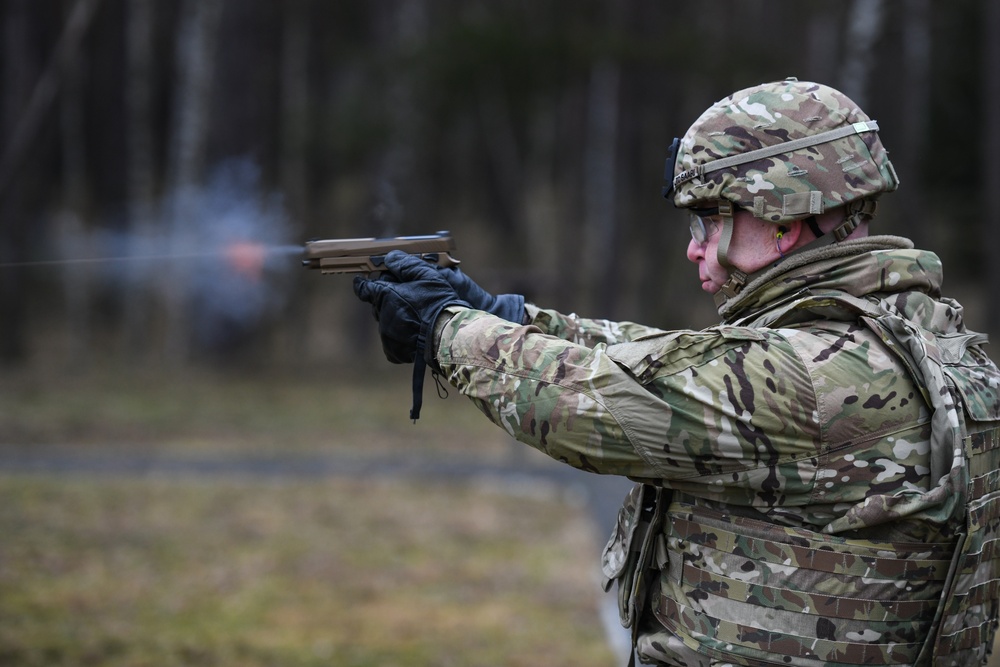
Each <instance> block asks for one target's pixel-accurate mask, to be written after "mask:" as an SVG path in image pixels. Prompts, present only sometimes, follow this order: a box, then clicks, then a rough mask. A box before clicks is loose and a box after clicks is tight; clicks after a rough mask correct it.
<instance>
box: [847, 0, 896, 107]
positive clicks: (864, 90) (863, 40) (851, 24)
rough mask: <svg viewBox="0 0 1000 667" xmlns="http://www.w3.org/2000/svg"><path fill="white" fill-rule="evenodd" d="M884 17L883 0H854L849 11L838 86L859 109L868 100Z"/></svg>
mask: <svg viewBox="0 0 1000 667" xmlns="http://www.w3.org/2000/svg"><path fill="white" fill-rule="evenodd" d="M884 16H885V11H884V7H883V0H854V2H852V3H851V8H850V10H849V12H848V17H847V30H846V35H845V43H844V60H843V62H842V65H841V70H840V89H841V90H842V91H843V92H844V94H846V95H847V96H848V97H850V98H851V99H852V100H854V102H856V103H857V104H858V105H859V106H861V108H862V109H863V108H865V103H866V102H867V101H868V83H869V80H870V79H871V73H872V65H873V64H874V55H873V50H874V48H875V43H876V42H877V41H878V38H879V37H880V36H881V34H882V25H883V23H884V20H883V19H884Z"/></svg>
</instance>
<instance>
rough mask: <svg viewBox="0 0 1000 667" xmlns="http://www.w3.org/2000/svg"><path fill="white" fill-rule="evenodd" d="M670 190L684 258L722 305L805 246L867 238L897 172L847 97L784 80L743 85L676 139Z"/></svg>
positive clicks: (870, 126) (814, 85) (669, 167)
mask: <svg viewBox="0 0 1000 667" xmlns="http://www.w3.org/2000/svg"><path fill="white" fill-rule="evenodd" d="M665 179H666V181H667V183H666V185H665V187H664V193H663V194H664V196H665V197H667V198H671V199H673V202H674V205H675V206H677V207H678V208H683V209H686V210H687V211H688V212H689V213H690V223H691V235H692V241H691V243H690V244H689V245H688V259H690V260H691V261H693V262H696V263H697V264H698V266H699V277H700V278H701V280H702V288H703V289H705V290H707V291H709V292H711V293H713V294H715V295H716V301H717V303H719V304H722V303H724V302H725V300H726V299H728V298H730V297H732V296H735V295H736V294H738V293H739V291H740V290H741V289H742V286H743V284H745V283H746V281H747V280H748V278H752V274H754V273H755V272H757V271H760V270H763V269H766V268H768V267H770V266H771V265H773V264H775V263H776V262H780V261H781V259H783V258H784V257H786V256H788V255H789V254H791V253H793V252H796V251H798V250H800V249H802V248H804V247H806V246H809V247H815V246H817V245H820V244H823V243H829V242H838V241H842V240H844V239H846V238H854V237H857V236H862V235H865V234H867V225H868V221H869V220H870V219H871V217H872V216H873V215H874V212H875V200H876V199H877V198H878V196H879V195H880V194H882V193H883V192H889V191H892V190H895V189H896V187H897V185H898V179H897V178H896V173H895V171H894V170H893V167H892V164H891V163H890V162H889V158H888V155H887V153H886V150H885V149H884V148H883V147H882V143H881V142H880V141H879V138H878V125H877V123H875V121H872V120H871V119H870V118H869V117H868V116H867V115H866V114H865V113H864V112H863V111H862V110H861V109H859V108H858V106H857V105H856V104H854V102H852V101H851V100H850V99H849V98H848V97H847V96H845V95H844V94H843V93H841V92H839V91H837V90H834V89H833V88H830V87H828V86H824V85H822V84H818V83H811V82H805V81H798V80H796V79H786V80H784V81H779V82H773V83H765V84H761V85H759V86H754V87H752V88H747V89H744V90H740V91H737V92H735V93H733V94H732V95H730V96H728V97H726V98H724V99H722V100H720V101H718V102H716V103H715V104H713V105H712V106H711V107H709V108H708V109H707V110H706V111H705V112H704V113H703V114H702V115H701V116H700V117H699V118H698V120H696V121H695V122H694V124H693V125H692V126H691V127H690V129H688V131H687V133H685V135H684V136H683V137H682V138H680V139H675V140H674V143H673V145H672V146H671V151H670V156H669V157H668V158H667V168H666V173H665Z"/></svg>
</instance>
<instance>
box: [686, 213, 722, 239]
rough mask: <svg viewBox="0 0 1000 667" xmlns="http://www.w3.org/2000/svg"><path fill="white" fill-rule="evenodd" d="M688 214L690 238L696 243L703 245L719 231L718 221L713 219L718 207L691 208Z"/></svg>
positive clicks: (716, 214)
mask: <svg viewBox="0 0 1000 667" xmlns="http://www.w3.org/2000/svg"><path fill="white" fill-rule="evenodd" d="M688 215H689V216H690V223H691V238H692V239H694V242H695V243H697V244H698V245H704V244H705V243H706V242H708V239H710V238H712V237H713V236H714V235H715V234H716V233H717V232H718V231H719V227H720V222H719V221H718V220H715V219H713V218H715V217H716V216H718V215H719V209H718V207H715V208H693V209H690V210H689V211H688Z"/></svg>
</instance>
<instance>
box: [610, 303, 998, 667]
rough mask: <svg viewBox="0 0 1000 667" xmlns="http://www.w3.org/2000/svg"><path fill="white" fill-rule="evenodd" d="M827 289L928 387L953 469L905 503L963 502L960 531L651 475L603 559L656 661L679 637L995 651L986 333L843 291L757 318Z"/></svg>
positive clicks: (747, 643)
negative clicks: (926, 319) (751, 504)
mask: <svg viewBox="0 0 1000 667" xmlns="http://www.w3.org/2000/svg"><path fill="white" fill-rule="evenodd" d="M816 305H822V306H823V307H824V308H831V307H832V308H837V309H840V310H842V311H847V312H849V313H850V314H851V315H852V319H855V318H856V319H857V320H858V321H859V322H862V323H863V324H865V325H866V326H867V327H868V328H870V329H871V330H872V331H874V332H875V333H876V334H877V335H878V336H879V338H881V339H882V341H883V342H884V343H885V346H886V347H887V348H888V350H889V351H891V352H892V353H893V354H894V355H895V357H896V358H897V359H899V360H900V362H901V363H902V366H903V367H904V368H905V369H906V370H907V371H908V373H909V374H910V375H911V376H912V377H913V378H914V380H915V383H916V385H917V386H918V387H919V388H922V391H923V394H924V399H925V401H926V403H927V405H928V406H929V408H930V410H931V424H932V435H931V461H930V465H931V468H932V472H933V478H934V479H935V480H937V485H936V486H934V487H933V488H931V489H930V490H928V491H927V492H926V493H925V494H922V497H920V498H918V499H916V500H914V499H912V498H910V499H907V500H903V501H901V503H900V504H901V506H900V507H896V508H894V510H896V511H899V512H901V513H905V512H908V511H909V512H912V511H915V509H916V508H914V507H906V506H903V505H904V504H906V503H909V504H913V503H916V504H917V505H919V504H920V503H925V504H926V505H927V506H935V507H940V506H943V507H946V508H949V512H950V513H949V516H950V517H951V519H950V524H951V525H952V526H953V529H954V530H953V533H954V534H955V536H956V537H955V539H954V540H950V541H946V542H941V543H934V544H928V543H925V542H919V543H913V542H909V543H907V542H900V541H893V540H878V539H864V540H862V539H851V538H848V537H843V536H838V535H828V534H824V533H820V532H817V531H813V530H809V529H806V528H790V527H783V526H778V525H775V524H772V523H768V522H765V521H760V520H755V519H749V518H747V517H745V516H740V515H736V514H733V513H730V512H727V511H720V510H717V509H712V508H708V507H705V506H703V505H702V504H699V503H698V502H697V499H696V498H693V497H689V496H686V495H685V494H682V493H673V494H671V492H670V491H669V490H664V489H659V488H655V487H652V486H649V485H644V484H639V485H637V486H636V487H635V488H634V489H633V491H632V493H631V494H630V495H629V497H628V498H627V499H626V502H625V505H624V506H623V508H622V510H621V512H620V515H619V522H618V526H617V528H616V531H615V532H614V533H613V534H612V537H611V540H610V541H609V543H608V546H607V548H606V550H605V556H604V559H603V561H602V567H603V571H604V574H605V577H606V586H610V583H611V582H612V581H618V583H619V605H620V611H621V621H622V624H623V625H625V626H626V627H631V628H632V636H633V643H634V644H635V645H636V646H637V647H638V648H639V655H640V659H642V660H643V661H647V662H648V661H660V662H661V663H664V662H665V661H666V660H670V659H671V655H676V653H677V652H678V649H679V650H681V651H685V652H687V655H688V656H695V655H696V656H697V660H700V662H695V663H693V664H699V665H716V664H740V665H752V666H761V667H762V666H764V665H807V666H811V667H818V666H819V665H862V664H863V665H918V666H920V667H928V666H933V667H946V666H956V667H957V666H963V667H965V666H968V665H975V664H981V663H983V662H984V661H985V660H986V657H987V656H988V654H989V650H990V648H991V646H992V643H993V637H994V632H995V629H996V625H997V614H998V598H1000V371H998V370H997V367H996V366H995V365H994V364H993V363H992V362H991V361H990V360H989V359H988V358H987V357H986V355H985V354H984V353H983V352H982V350H981V349H979V345H980V344H981V343H984V342H985V336H982V335H980V334H975V333H961V334H950V335H935V334H934V333H933V332H931V331H928V330H925V329H921V328H919V327H918V326H916V325H915V324H914V323H913V322H911V321H909V320H907V319H904V318H902V317H900V316H899V315H897V314H895V313H893V312H891V311H890V310H888V309H887V308H886V306H885V305H884V304H879V303H877V302H874V301H869V300H866V299H860V298H856V297H853V296H850V295H848V294H845V293H843V292H835V291H831V292H824V293H822V294H815V293H812V294H809V295H807V296H805V297H802V298H800V299H799V300H797V301H795V302H793V303H791V304H787V305H784V306H781V307H780V308H778V309H777V310H775V311H770V312H768V313H766V315H765V319H766V321H765V322H764V323H763V324H762V323H761V321H760V320H756V321H755V322H754V324H755V325H757V326H769V327H780V326H782V325H783V324H788V323H789V322H792V321H797V320H796V318H798V319H799V320H801V318H802V316H801V312H803V311H804V310H807V309H808V308H812V307H815V306H816ZM797 312H798V313H800V314H798V315H797V314H796V313H797ZM876 511H877V510H876ZM650 613H652V616H653V617H654V618H655V621H656V623H652V624H651V622H650V620H649V618H648V614H650ZM751 619H752V623H751ZM656 626H662V627H659V628H657V627H656ZM761 628H767V629H766V630H763V629H761ZM664 629H666V631H667V632H666V633H663V630H664ZM644 634H646V635H648V636H646V637H644V636H643V635H644ZM664 637H669V639H670V642H671V645H672V647H673V651H672V650H671V647H670V646H667V645H665V644H664V642H665V641H666V640H665V639H663V638H664ZM689 659H690V658H689ZM665 664H685V663H681V662H677V663H675V662H673V661H671V662H665ZM688 664H691V663H688Z"/></svg>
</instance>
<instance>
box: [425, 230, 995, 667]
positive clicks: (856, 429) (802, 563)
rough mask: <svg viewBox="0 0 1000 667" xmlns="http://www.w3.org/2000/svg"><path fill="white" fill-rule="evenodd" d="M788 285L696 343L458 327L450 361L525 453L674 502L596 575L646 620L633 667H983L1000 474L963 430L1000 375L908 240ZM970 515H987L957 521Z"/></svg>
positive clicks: (927, 256) (925, 256) (443, 360)
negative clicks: (623, 591)
mask: <svg viewBox="0 0 1000 667" xmlns="http://www.w3.org/2000/svg"><path fill="white" fill-rule="evenodd" d="M831 253H832V254H831ZM780 271H782V272H783V273H782V274H781V279H780V280H778V279H774V276H771V278H770V279H768V280H765V281H763V282H761V283H759V284H757V285H755V286H754V287H753V289H749V287H750V286H748V290H747V291H745V292H744V293H743V294H742V295H740V299H739V301H738V303H736V304H735V307H734V308H733V309H732V310H731V311H729V313H728V314H727V319H726V322H725V323H724V324H722V325H719V326H716V327H711V328H709V329H705V330H702V331H669V332H668V331H662V330H658V329H655V328H650V327H645V326H640V325H636V324H631V323H612V322H607V321H603V320H590V319H585V318H579V317H575V316H564V315H560V314H558V313H556V312H554V311H548V310H541V309H538V308H535V307H533V306H529V307H528V312H529V315H530V316H531V320H532V324H531V325H528V326H518V325H514V324H511V323H509V322H504V321H501V320H499V319H497V318H494V317H491V316H489V315H487V314H485V313H482V312H478V311H470V310H460V309H456V310H454V311H452V314H453V315H454V316H453V317H452V318H451V319H450V320H449V321H448V322H447V324H446V325H444V327H443V328H442V329H441V330H440V339H439V342H440V344H439V348H438V356H437V360H438V362H439V363H440V364H441V367H442V369H443V370H444V372H445V373H446V375H447V377H448V379H449V381H450V382H451V383H452V384H453V385H454V386H456V387H457V388H459V390H460V391H461V392H462V393H464V394H465V395H467V396H469V397H470V398H471V399H472V400H473V401H474V402H475V403H476V404H477V405H478V406H479V407H480V409H481V410H482V411H483V412H484V413H485V414H486V415H487V416H488V417H489V418H490V419H491V420H493V421H494V422H495V423H497V424H498V425H500V426H502V427H503V428H504V429H506V430H507V432H508V433H510V434H511V435H512V436H514V437H516V438H517V439H519V440H521V441H523V442H526V443H528V444H530V445H532V446H533V447H536V448H537V449H539V450H541V451H543V452H545V453H546V454H548V455H549V456H551V457H553V458H555V459H557V460H561V461H564V462H566V463H568V464H570V465H573V466H576V467H578V468H580V469H583V470H587V471H591V472H598V473H605V474H618V475H626V476H629V477H631V478H632V479H635V480H636V481H638V482H640V483H642V484H641V485H640V487H639V488H663V489H666V490H669V494H670V495H671V496H672V502H671V504H670V505H669V508H668V509H667V510H666V511H664V512H663V513H662V514H661V515H660V518H653V519H651V518H647V519H642V520H640V518H639V516H640V508H638V507H631V508H629V507H628V503H626V507H624V508H623V515H622V517H620V521H619V525H618V527H617V529H616V531H615V533H614V534H613V535H612V538H611V540H610V541H609V544H608V549H607V553H606V554H605V557H604V560H603V567H604V570H605V575H606V576H607V577H608V578H609V579H617V580H619V581H621V580H622V579H623V578H625V577H627V578H629V579H630V580H631V581H630V583H629V588H630V589H631V590H635V591H637V592H638V595H639V596H640V598H639V599H638V601H636V599H635V598H634V597H633V599H631V600H625V601H624V602H625V603H626V604H631V605H633V608H636V607H635V605H640V606H639V607H637V608H636V609H637V611H638V618H626V617H628V616H635V615H636V614H634V613H632V612H629V611H628V609H624V608H623V621H628V622H631V623H633V627H634V629H635V633H636V635H637V636H636V637H635V641H636V644H637V647H638V650H639V655H640V657H641V658H642V659H644V660H646V661H649V662H655V663H657V664H666V665H689V666H691V665H698V666H701V665H705V666H710V665H724V664H741V665H764V664H792V665H819V664H884V665H896V664H899V665H902V664H935V665H938V664H940V665H946V664H972V663H971V662H962V661H963V660H966V661H967V660H969V659H970V656H973V657H974V656H977V655H980V654H982V652H983V650H984V647H985V646H987V645H988V643H989V640H990V639H991V632H992V630H991V628H992V627H994V626H993V625H992V623H993V622H994V620H995V619H996V614H997V606H996V599H997V597H998V585H997V583H996V579H997V578H998V575H1000V572H998V567H997V561H996V560H993V558H994V556H995V554H994V552H998V551H1000V549H998V548H997V547H996V546H995V545H996V544H997V543H996V542H994V541H992V540H993V539H994V538H995V537H997V536H998V532H1000V531H998V525H1000V507H997V505H996V503H994V502H993V500H992V496H996V495H1000V492H998V491H997V490H996V489H995V488H994V487H998V486H1000V481H998V479H997V475H996V473H995V472H994V471H995V469H996V466H995V464H996V463H997V461H994V460H993V459H994V458H997V457H998V456H1000V454H997V452H996V451H994V450H995V449H996V447H992V446H986V445H984V444H983V443H987V445H990V443H992V444H993V445H995V444H997V442H998V437H997V435H996V431H986V433H989V434H990V435H988V436H982V437H979V439H978V440H977V442H978V443H979V445H978V449H979V450H984V451H987V452H989V453H986V454H983V455H982V457H981V458H978V459H977V458H968V454H969V453H970V452H971V451H972V450H973V449H975V447H973V445H972V444H970V443H972V441H973V440H975V439H970V436H969V435H968V434H967V432H966V424H967V423H973V420H976V421H979V422H991V421H994V422H995V420H1000V371H998V370H997V368H996V366H994V365H993V364H992V362H990V361H989V359H988V358H987V357H986V355H985V354H984V353H983V352H982V350H981V348H980V347H979V344H980V343H981V342H982V339H981V337H979V336H978V335H977V334H973V333H971V332H968V331H967V330H966V329H965V327H964V324H963V318H962V310H961V307H960V306H959V305H958V304H957V303H956V302H954V301H951V300H948V299H945V298H942V297H940V285H941V278H942V275H941V266H940V262H939V260H938V259H937V257H936V256H935V255H933V254H932V253H928V252H924V251H919V250H914V249H913V248H912V245H911V244H910V243H909V242H907V241H905V240H902V239H896V238H894V237H869V238H867V239H863V240H862V241H860V242H854V241H847V242H845V243H842V244H838V246H836V249H835V250H833V251H831V250H830V249H825V250H820V251H807V252H806V253H803V254H802V255H800V256H799V257H797V258H796V261H795V262H794V263H788V264H783V265H781V268H780ZM777 304H780V305H777ZM945 376H947V378H948V380H947V381H946V380H945ZM948 383H950V384H952V385H954V387H955V389H954V390H949V389H947V384H948ZM963 413H964V414H963ZM994 425H995V424H994ZM986 426H990V424H986ZM984 428H985V427H984ZM970 430H974V429H970ZM963 442H964V443H965V448H964V449H965V451H966V453H967V456H965V457H963V455H962V453H963ZM977 451H978V450H977ZM967 460H972V461H979V463H976V464H974V465H967ZM991 465H992V466H993V467H992V468H990V466H991ZM976 480H978V481H976ZM991 494H992V495H991ZM967 498H972V499H976V500H975V502H974V503H973V504H972V505H970V506H971V507H978V506H979V505H978V504H977V503H981V504H982V509H979V510H978V511H977V513H976V515H975V516H974V517H972V518H969V519H967V520H966V519H963V512H964V511H965V500H966V499H967ZM638 525H643V526H645V529H644V530H636V526H638ZM970 526H973V527H976V526H979V527H981V529H973V528H970ZM964 534H967V535H970V536H972V537H964V538H963V537H962V536H963V535H964ZM637 536H638V537H637ZM636 540H639V543H636ZM956 541H958V542H960V543H962V544H966V547H965V548H964V549H960V550H959V551H957V552H956V549H955V545H956ZM983 545H986V546H983ZM635 553H643V554H646V555H647V557H648V559H649V560H648V561H647V563H648V565H649V568H650V569H649V570H648V572H645V571H639V572H638V573H637V572H636V570H635V567H634V562H633V560H632V559H631V557H630V554H635ZM956 553H957V554H958V555H957V556H953V554H956ZM977 554H978V555H977ZM953 558H954V559H955V562H956V563H958V565H957V566H956V567H957V568H958V571H959V572H960V576H958V577H952V578H950V579H949V578H948V573H949V571H950V567H951V565H952V559H953ZM630 563H631V564H632V566H633V567H632V570H629V567H630ZM646 575H648V576H646ZM644 577H645V580H644ZM645 590H648V591H649V593H650V602H649V605H650V606H648V607H646V606H641V602H642V592H643V591H645ZM953 590H954V591H961V590H966V593H965V594H964V595H959V597H961V600H960V601H959V602H955V601H954V599H955V598H954V596H952V594H950V593H949V594H948V595H946V596H945V597H946V599H949V600H950V601H949V602H948V603H947V604H946V605H945V606H949V607H951V609H950V610H949V611H948V612H946V613H947V615H946V617H945V623H944V625H943V626H942V631H941V633H940V634H939V635H938V636H937V646H938V654H937V655H938V656H940V657H936V658H935V661H934V662H933V663H930V662H927V661H928V660H929V659H930V655H929V653H927V652H925V653H920V651H921V648H922V647H923V646H924V645H925V640H926V639H927V638H928V637H929V636H931V635H932V634H933V632H934V628H935V627H937V625H936V624H935V622H934V618H935V613H937V611H938V609H939V608H941V607H942V605H941V604H939V601H940V600H941V598H942V592H943V591H953ZM631 595H632V594H631V593H630V596H631ZM627 597H628V596H627ZM970 625H971V626H973V627H974V628H975V630H966V629H965V628H966V627H967V626H970ZM952 652H954V653H952ZM946 653H952V655H951V656H950V657H945V654H946Z"/></svg>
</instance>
